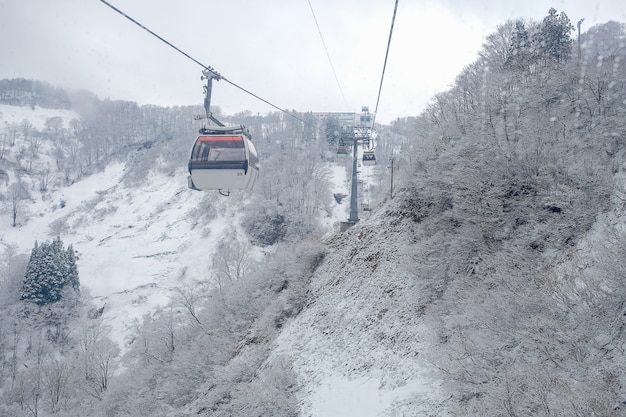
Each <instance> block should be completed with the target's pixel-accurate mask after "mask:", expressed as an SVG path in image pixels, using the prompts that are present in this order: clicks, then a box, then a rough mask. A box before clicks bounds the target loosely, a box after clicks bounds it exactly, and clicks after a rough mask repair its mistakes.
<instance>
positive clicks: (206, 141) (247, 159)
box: [187, 126, 259, 193]
mask: <svg viewBox="0 0 626 417" xmlns="http://www.w3.org/2000/svg"><path fill="white" fill-rule="evenodd" d="M188 166H189V174H190V175H189V177H188V179H187V181H188V185H189V188H191V189H193V190H200V191H210V190H217V191H220V192H225V193H228V192H230V191H235V190H243V191H251V190H252V188H253V187H254V184H255V182H256V179H257V177H258V176H259V167H258V157H257V153H256V149H255V148H254V144H253V143H252V140H251V136H250V134H249V133H248V131H247V129H246V128H245V127H243V126H238V127H236V126H211V127H208V128H207V127H204V128H202V129H200V132H199V136H198V138H197V139H196V141H195V143H194V145H193V148H192V150H191V158H190V160H189V165H188Z"/></svg>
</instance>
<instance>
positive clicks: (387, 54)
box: [372, 0, 398, 128]
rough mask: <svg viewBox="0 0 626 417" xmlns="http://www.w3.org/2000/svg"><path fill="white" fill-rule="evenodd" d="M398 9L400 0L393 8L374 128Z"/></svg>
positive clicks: (373, 121) (373, 120)
mask: <svg viewBox="0 0 626 417" xmlns="http://www.w3.org/2000/svg"><path fill="white" fill-rule="evenodd" d="M397 10H398V0H396V5H395V6H394V8H393V18H392V19H391V29H390V30H389V40H388V41H387V51H386V52H385V63H384V64H383V73H382V75H381V76H380V86H379V87H378V98H377V99H376V109H375V110H374V117H373V119H372V128H373V127H374V123H375V122H376V115H377V114H378V103H379V102H380V92H381V91H382V89H383V80H384V79H385V68H387V57H388V56H389V47H390V45H391V35H392V34H393V25H394V23H395V21H396V12H397Z"/></svg>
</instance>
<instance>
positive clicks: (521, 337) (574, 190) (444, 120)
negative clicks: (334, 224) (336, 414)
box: [277, 11, 626, 416]
mask: <svg viewBox="0 0 626 417" xmlns="http://www.w3.org/2000/svg"><path fill="white" fill-rule="evenodd" d="M624 29H625V28H624V25H623V24H619V23H615V22H609V23H607V24H605V25H600V26H596V27H593V28H591V29H590V30H589V31H587V32H586V33H584V34H583V36H581V44H580V55H579V54H578V53H577V47H576V46H577V45H576V43H574V42H573V41H572V40H571V38H570V37H569V33H570V32H571V30H572V26H571V24H570V23H569V21H568V20H567V18H566V16H565V15H563V14H561V13H556V11H554V13H553V12H552V11H551V13H550V14H549V15H548V16H547V17H546V19H545V20H544V21H542V22H521V21H520V22H509V23H507V24H505V25H502V26H501V27H500V28H499V29H498V31H497V32H496V33H494V34H492V35H491V36H489V37H488V38H487V41H486V43H485V45H484V48H483V50H482V52H481V54H480V57H479V58H478V59H477V60H476V61H475V62H474V63H473V64H472V65H470V66H468V67H467V68H466V69H465V70H464V71H463V72H462V73H461V74H459V76H458V78H457V80H456V83H455V85H454V86H453V87H452V88H451V89H450V90H449V91H446V92H445V93H442V94H439V95H437V96H436V97H435V98H434V99H433V102H432V104H431V105H430V106H429V108H428V109H427V110H426V111H425V112H424V113H423V114H422V115H420V116H419V117H416V118H414V119H409V120H398V121H397V123H396V124H395V128H396V129H398V130H402V131H403V132H405V133H408V132H411V133H408V134H410V135H411V136H412V137H414V138H415V139H416V140H415V142H414V143H415V146H414V147H413V148H412V149H413V152H412V154H413V155H415V159H414V160H413V161H412V162H413V167H414V175H413V178H412V179H411V180H410V181H409V182H408V183H407V184H406V185H405V187H404V189H403V191H402V192H401V193H400V194H399V195H397V196H396V197H395V198H394V200H393V201H388V202H387V204H386V205H385V206H384V207H381V208H379V211H378V212H377V213H376V216H375V218H373V219H371V221H369V222H363V223H361V224H359V225H357V226H356V227H354V228H353V229H351V230H350V231H349V232H347V233H346V234H344V235H342V236H338V237H336V239H333V240H331V241H330V242H329V245H328V246H327V251H328V254H327V256H326V258H325V262H324V263H323V264H322V265H321V266H320V268H319V269H318V270H317V272H316V274H315V275H314V277H313V278H312V280H311V282H312V284H311V287H312V289H311V299H312V300H313V301H312V302H311V305H309V306H308V308H307V309H306V310H305V311H304V312H303V313H301V314H300V315H299V316H298V317H297V318H296V319H295V321H294V322H293V323H292V324H291V325H290V326H289V328H288V329H287V330H286V331H285V332H283V333H282V334H281V336H280V338H279V343H278V345H277V346H278V349H279V350H278V351H279V352H280V354H282V355H286V354H287V355H290V357H291V358H293V360H294V362H295V366H294V368H295V369H296V370H297V375H298V378H299V380H300V381H302V382H303V383H304V388H302V390H301V397H300V398H301V401H302V404H303V410H304V415H309V414H311V415H330V412H331V411H330V410H332V405H334V406H335V407H342V405H341V404H342V402H341V401H340V399H341V398H342V397H343V398H356V399H357V400H355V401H353V402H350V404H351V408H348V407H345V408H336V409H341V410H342V415H411V416H422V415H433V416H435V415H437V416H439V415H464V416H467V415H472V416H574V415H575V416H592V415H593V416H618V415H624V413H625V410H626V405H625V401H626V392H625V391H624V386H625V382H626V381H625V380H624V375H625V373H624V371H625V369H624V364H625V363H626V361H625V359H626V357H625V351H624V343H625V341H626V335H625V333H624V329H625V324H626V323H625V317H626V310H624V297H625V296H626V287H625V285H624V279H623V278H624V272H625V271H626V260H625V258H624V256H623V254H624V247H625V244H626V226H625V224H624V214H625V212H626V205H625V204H624V202H625V201H626V200H625V199H626V188H625V180H626V172H625V171H624V169H625V168H626V165H625V164H624V161H625V159H624V158H625V156H626V153H625V152H626V149H625V144H626V143H625V142H624V137H625V133H626V117H625V116H626V113H625V111H626V71H624V67H623V65H624V64H623V63H624V58H625V54H626V49H625V40H626V38H625V35H626V33H625V31H624ZM566 35H567V36H566ZM372 386H373V387H372ZM381 404H382V405H381ZM372 409H373V410H374V411H371V410H372Z"/></svg>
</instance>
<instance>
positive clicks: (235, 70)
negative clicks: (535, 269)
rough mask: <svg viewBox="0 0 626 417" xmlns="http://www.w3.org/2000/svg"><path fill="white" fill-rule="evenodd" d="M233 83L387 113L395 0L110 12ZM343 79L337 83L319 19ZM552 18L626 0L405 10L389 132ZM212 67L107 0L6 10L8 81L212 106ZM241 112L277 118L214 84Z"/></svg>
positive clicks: (622, 7) (315, 105)
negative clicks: (510, 34) (531, 23)
mask: <svg viewBox="0 0 626 417" xmlns="http://www.w3.org/2000/svg"><path fill="white" fill-rule="evenodd" d="M109 2H110V3H111V4H113V5H115V6H116V7H118V8H120V9H121V10H123V11H124V12H126V13H127V14H128V15H130V16H132V17H133V18H134V19H136V20H137V21H139V22H140V23H142V24H143V25H145V26H146V27H148V28H149V29H151V30H152V31H154V32H156V33H157V34H158V35H160V36H161V37H163V38H165V39H167V40H168V41H169V42H171V43H172V44H174V45H176V46H177V47H179V48H180V49H182V50H183V51H185V52H186V53H188V54H189V55H191V56H192V57H193V58H195V59H196V60H198V61H200V62H201V63H203V64H205V65H209V66H212V67H213V68H215V69H216V70H217V71H218V72H220V73H221V74H222V75H223V76H224V77H226V78H227V79H228V80H230V81H232V82H233V83H235V84H237V85H239V86H241V87H243V88H245V89H247V90H249V91H251V92H253V93H254V94H257V95H259V96H261V97H262V98H264V99H265V100H267V101H269V102H271V103H273V104H275V105H276V106H278V107H281V108H287V109H295V110H298V111H309V110H311V111H355V112H359V111H360V109H361V106H369V107H370V110H372V111H373V110H374V108H375V106H376V97H377V95H378V87H379V83H380V77H381V73H382V67H383V62H384V57H385V50H386V46H387V40H388V37H389V29H390V25H391V19H392V15H393V7H394V3H395V0H310V3H309V0H264V1H256V0H223V1H216V0H182V1H181V0H109ZM310 6H312V8H313V10H314V12H315V16H316V17H317V22H318V23H319V27H320V29H321V33H322V36H323V38H324V41H325V44H326V46H327V49H328V54H329V55H330V57H331V59H332V63H333V65H334V68H335V72H336V76H337V79H338V81H339V83H338V82H337V80H336V79H335V76H334V75H333V71H332V68H331V65H330V63H329V60H328V57H327V54H326V51H325V50H324V45H323V43H322V40H321V38H320V35H319V33H318V29H317V27H316V25H315V20H314V18H313V14H312V12H311V7H310ZM550 7H554V8H555V9H557V11H559V12H565V13H567V15H568V16H569V18H570V20H571V21H572V23H573V24H574V25H575V24H576V23H577V22H578V21H579V20H580V19H582V18H584V19H585V21H584V22H583V24H582V30H583V31H585V30H586V29H588V28H589V27H591V26H593V25H595V24H598V23H605V22H607V21H609V20H616V21H620V22H626V1H624V0H555V1H546V0H515V1H513V0H492V1H488V0H400V1H399V6H398V12H397V17H396V22H395V28H394V33H393V38H392V41H391V49H390V51H389V58H388V64H387V70H386V75H385V80H384V84H383V89H382V94H381V99H380V103H379V111H378V115H377V121H378V122H382V123H388V122H390V121H391V120H394V119H395V118H397V117H404V116H414V115H417V114H419V113H420V112H421V111H422V110H423V108H424V106H425V105H426V104H427V103H428V101H429V99H430V98H431V97H432V96H433V94H435V93H437V92H440V91H443V90H445V89H446V88H447V87H448V86H449V85H450V84H451V83H452V82H453V81H454V79H455V77H456V75H458V73H459V72H460V71H461V70H462V69H463V67H464V66H466V65H468V64H470V63H471V62H473V61H474V60H475V59H476V56H477V53H478V51H479V50H480V48H481V45H482V43H483V41H484V39H485V37H486V36H487V35H489V34H491V33H493V32H494V31H495V29H496V27H497V26H498V25H501V24H503V23H504V22H505V21H506V20H508V19H516V18H524V19H533V20H541V19H542V18H543V17H544V16H546V15H547V14H548V10H549V9H550ZM201 75H202V68H201V67H200V66H199V65H198V64H197V63H194V62H193V61H191V60H189V59H188V58H186V57H184V56H183V55H181V54H179V53H178V52H176V51H174V50H173V49H171V48H170V47H168V46H167V45H165V44H164V43H162V42H161V41H159V40H158V39H157V38H155V37H153V36H151V35H150V34H149V33H148V32H146V31H144V30H143V29H141V28H139V27H138V26H136V25H135V24H133V23H132V22H130V21H129V20H127V19H125V18H124V17H122V16H121V15H119V14H117V13H116V12H114V11H113V10H111V9H110V8H109V7H107V6H106V5H105V4H103V3H101V2H100V1H99V0H24V1H20V0H0V79H1V78H16V77H22V78H29V79H37V80H42V81H47V82H49V83H51V84H52V85H54V86H59V87H66V88H84V89H88V90H90V91H92V92H94V93H95V94H97V95H98V96H99V97H100V98H103V99H104V98H107V97H108V98H111V99H114V100H115V99H120V100H132V101H137V102H139V103H140V104H158V105H165V106H172V105H188V104H201V103H202V100H203V92H202V86H203V81H201V80H200V76H201ZM212 104H214V105H217V106H219V107H221V108H222V110H223V111H224V112H225V113H227V114H234V113H237V112H240V111H244V110H251V111H253V112H255V113H257V112H260V113H261V114H265V113H267V112H269V111H274V110H275V109H274V108H272V107H270V106H268V105H267V104H265V103H263V102H262V101H259V100H257V99H255V98H253V97H251V96H250V95H248V94H246V93H244V92H242V91H240V90H239V89H237V88H235V87H233V86H232V85H230V84H228V83H226V82H224V81H220V82H216V83H214V88H213V96H212Z"/></svg>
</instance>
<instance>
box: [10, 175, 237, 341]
mask: <svg viewBox="0 0 626 417" xmlns="http://www.w3.org/2000/svg"><path fill="white" fill-rule="evenodd" d="M179 171H180V172H177V173H176V176H175V177H171V176H167V175H165V174H161V173H154V172H152V173H150V174H149V176H148V178H147V179H146V181H145V182H144V183H143V185H140V186H138V187H137V186H132V187H131V186H129V185H127V184H126V183H125V182H124V181H123V178H124V175H125V173H126V169H125V166H124V165H123V164H114V165H111V166H109V167H107V169H106V170H105V171H104V172H101V173H97V174H94V175H92V176H90V177H87V178H85V179H83V180H81V181H79V182H77V183H75V184H73V185H72V186H70V187H67V188H63V189H61V190H58V191H55V192H52V193H50V194H49V195H48V196H46V197H45V199H43V198H41V197H38V198H39V199H38V200H37V201H33V202H32V203H30V204H29V206H28V210H29V211H30V215H29V218H28V220H25V221H24V222H23V224H22V225H20V226H19V227H16V228H13V227H11V226H10V222H9V220H10V219H9V216H2V218H1V219H0V225H1V226H2V229H1V230H2V232H1V233H0V243H3V244H4V245H8V244H13V245H17V246H18V248H19V252H20V253H30V250H31V249H32V247H33V245H34V243H35V241H39V242H43V241H50V240H52V239H54V238H55V237H56V235H57V234H59V235H60V237H61V239H62V240H63V242H64V244H65V245H69V244H72V246H73V247H74V249H75V250H76V252H77V265H78V270H79V276H80V281H81V286H82V288H83V289H85V288H87V289H88V290H89V293H90V294H91V296H93V297H94V298H95V299H96V302H97V303H99V306H100V305H103V304H106V308H105V312H104V316H103V317H104V319H105V322H106V323H108V324H109V325H110V326H111V328H112V334H111V337H112V339H113V340H114V341H116V342H117V343H119V344H120V346H123V345H124V339H125V337H126V336H127V335H128V328H129V327H130V326H131V325H132V323H133V320H134V319H139V318H141V317H142V316H143V315H144V314H146V313H148V312H151V311H154V310H155V309H156V308H157V307H158V306H165V305H166V304H167V303H168V302H169V300H170V296H171V290H172V289H173V288H175V287H185V286H186V285H188V284H190V282H191V280H206V281H207V282H208V280H209V277H210V275H209V271H210V263H211V257H212V254H213V253H214V251H215V248H216V245H217V244H218V243H219V242H220V239H221V238H222V237H223V236H224V235H225V233H227V232H230V231H232V230H234V229H236V228H237V227H238V217H237V215H236V212H237V210H228V209H222V210H217V212H218V213H226V214H220V215H218V216H217V218H211V217H203V218H200V217H199V215H198V213H202V210H201V208H202V207H203V206H207V207H208V206H209V205H210V204H209V202H208V199H221V200H218V201H217V205H218V207H227V206H228V205H229V204H231V202H229V199H227V198H225V197H219V196H218V194H217V193H215V195H213V194H212V193H200V192H195V191H192V190H189V189H188V188H187V181H186V174H185V173H184V172H183V171H184V170H183V169H182V168H181V170H179ZM233 204H234V203H233ZM211 210H213V209H211ZM227 213H230V214H227ZM51 225H52V226H51ZM55 225H56V226H55ZM66 236H67V237H66Z"/></svg>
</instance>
